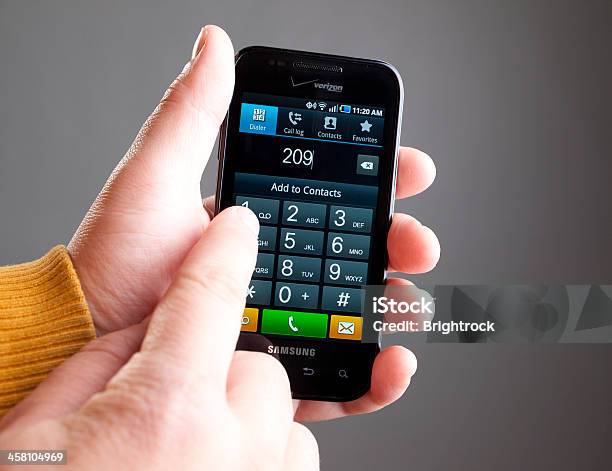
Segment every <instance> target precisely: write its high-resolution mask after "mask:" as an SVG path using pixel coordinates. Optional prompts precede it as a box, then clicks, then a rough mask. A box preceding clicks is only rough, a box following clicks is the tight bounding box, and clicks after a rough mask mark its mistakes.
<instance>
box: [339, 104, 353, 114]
mask: <svg viewBox="0 0 612 471" xmlns="http://www.w3.org/2000/svg"><path fill="white" fill-rule="evenodd" d="M350 112H351V105H340V113H350Z"/></svg>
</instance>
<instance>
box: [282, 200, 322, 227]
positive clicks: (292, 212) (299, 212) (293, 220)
mask: <svg viewBox="0 0 612 471" xmlns="http://www.w3.org/2000/svg"><path fill="white" fill-rule="evenodd" d="M326 211H327V208H326V206H325V205H324V204H315V203H296V202H293V201H285V202H284V203H283V224H285V225H287V226H303V227H325V213H326Z"/></svg>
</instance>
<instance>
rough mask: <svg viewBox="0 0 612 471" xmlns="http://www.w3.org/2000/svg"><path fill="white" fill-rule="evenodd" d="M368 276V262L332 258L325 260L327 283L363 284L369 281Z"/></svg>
mask: <svg viewBox="0 0 612 471" xmlns="http://www.w3.org/2000/svg"><path fill="white" fill-rule="evenodd" d="M367 278H368V264H367V263H363V262H349V261H346V260H332V259H327V260H326V262H325V283H330V284H332V285H357V286H361V285H365V284H366V283H367Z"/></svg>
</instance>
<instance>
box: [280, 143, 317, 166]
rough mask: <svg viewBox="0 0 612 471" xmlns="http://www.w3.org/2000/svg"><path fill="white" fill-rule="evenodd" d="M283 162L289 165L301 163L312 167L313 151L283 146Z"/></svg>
mask: <svg viewBox="0 0 612 471" xmlns="http://www.w3.org/2000/svg"><path fill="white" fill-rule="evenodd" d="M283 163H284V164H289V165H303V166H305V167H310V168H312V166H313V164H314V151H312V150H310V149H300V148H296V149H292V148H291V147H285V148H284V149H283Z"/></svg>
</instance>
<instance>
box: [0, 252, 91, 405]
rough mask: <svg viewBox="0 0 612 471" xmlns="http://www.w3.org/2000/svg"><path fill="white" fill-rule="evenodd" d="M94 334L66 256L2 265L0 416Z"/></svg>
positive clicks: (66, 253)
mask: <svg viewBox="0 0 612 471" xmlns="http://www.w3.org/2000/svg"><path fill="white" fill-rule="evenodd" d="M94 338H95V330H94V326H93V323H92V320H91V316H90V315H89V311H88V309H87V303H86V302H85V298H84V296H83V292H82V291H81V286H80V284H79V280H78V278H77V275H76V272H75V271H74V267H73V266H72V261H71V260H70V256H69V255H68V252H67V251H66V248H65V247H63V246H57V247H54V248H53V249H51V250H50V251H49V253H47V254H46V255H45V256H44V257H42V258H41V259H39V260H36V261H33V262H29V263H24V264H22V265H15V266H9V267H0V417H1V416H2V415H4V413H5V412H6V411H7V410H8V409H10V408H11V407H12V406H14V405H15V404H16V403H17V402H19V401H20V400H21V399H23V398H24V397H25V396H26V395H27V394H28V393H29V392H30V391H32V390H33V389H34V388H35V387H36V386H37V385H38V384H39V383H40V382H41V381H42V380H44V379H45V377H46V376H47V375H48V374H49V372H50V371H51V370H52V369H53V368H55V367H56V366H57V365H58V364H60V363H61V362H62V361H64V360H65V359H67V358H68V357H70V356H71V355H72V354H74V353H75V352H76V351H78V350H79V349H80V348H81V347H82V346H83V345H85V344H86V343H87V342H89V341H90V340H92V339H94Z"/></svg>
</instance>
